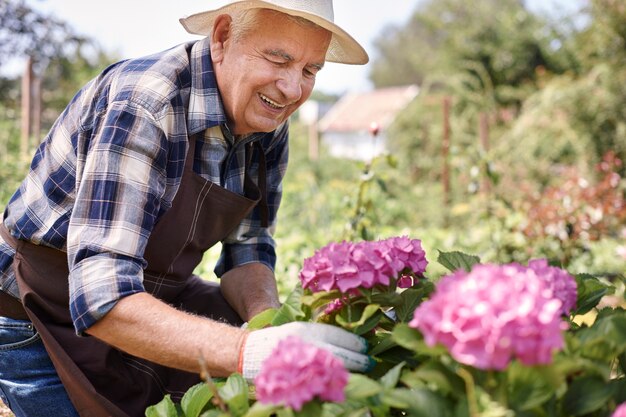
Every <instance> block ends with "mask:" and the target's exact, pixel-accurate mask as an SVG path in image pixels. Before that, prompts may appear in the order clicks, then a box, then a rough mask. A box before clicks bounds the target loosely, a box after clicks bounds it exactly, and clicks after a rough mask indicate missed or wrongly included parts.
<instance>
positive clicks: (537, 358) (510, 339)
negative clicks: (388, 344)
mask: <svg viewBox="0 0 626 417" xmlns="http://www.w3.org/2000/svg"><path fill="white" fill-rule="evenodd" d="M561 305H562V303H561V301H560V300H558V299H556V298H554V297H553V296H552V291H551V290H550V289H549V288H548V286H547V284H546V283H545V282H544V280H543V279H541V278H540V277H539V276H537V274H536V273H535V271H533V270H532V269H530V268H525V267H523V266H521V265H519V264H508V265H501V266H499V265H491V264H487V265H477V266H475V267H474V268H473V269H472V271H471V272H469V273H468V272H465V271H457V272H455V273H454V274H451V275H448V276H446V277H444V278H442V279H441V280H440V281H439V282H438V283H437V286H436V289H435V292H434V293H433V295H432V296H431V298H430V299H429V300H427V301H425V302H423V303H422V304H421V305H420V306H419V307H418V308H417V309H416V310H415V313H414V317H413V320H411V322H410V323H409V325H410V326H411V327H413V328H416V329H418V330H420V331H421V332H422V334H423V335H424V340H425V342H426V343H427V344H428V345H430V346H433V345H435V344H437V343H441V344H442V345H444V346H446V347H447V348H448V350H449V351H450V354H451V355H452V357H453V358H455V359H456V360H457V361H459V362H460V363H464V364H467V365H471V366H474V367H476V368H480V369H496V370H502V369H504V368H506V367H507V366H508V364H509V362H510V361H511V360H512V359H513V358H517V359H519V360H520V361H521V362H522V363H523V364H525V365H536V364H547V363H550V362H551V360H552V354H553V352H554V351H555V350H558V349H561V348H562V347H563V343H564V342H563V334H562V330H564V329H563V326H564V323H563V322H562V321H561V316H560V312H561Z"/></svg>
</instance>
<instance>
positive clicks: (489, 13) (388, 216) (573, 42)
mask: <svg viewBox="0 0 626 417" xmlns="http://www.w3.org/2000/svg"><path fill="white" fill-rule="evenodd" d="M0 28H1V29H0V68H1V66H2V63H3V62H7V61H8V59H9V58H11V57H12V56H23V55H26V54H30V55H31V56H32V57H33V61H34V62H35V66H34V68H35V72H37V73H38V74H40V76H41V77H42V79H43V92H44V93H43V95H42V101H43V104H42V109H43V114H42V132H43V133H44V134H45V130H46V129H47V128H49V127H50V126H51V124H52V123H53V122H54V119H55V118H56V116H57V115H58V114H59V113H60V112H61V111H62V110H63V108H64V106H65V104H66V103H67V102H68V101H69V100H70V99H71V97H72V95H73V94H74V93H75V92H76V91H77V90H78V88H80V86H82V84H84V82H85V81H86V80H88V79H90V78H91V77H93V76H94V75H96V74H97V73H98V72H99V71H100V70H102V69H103V68H104V67H105V66H106V65H107V64H108V63H110V62H113V61H114V60H115V59H116V57H115V56H112V55H109V54H108V53H107V52H106V51H103V50H102V49H100V48H99V47H98V44H97V42H96V41H95V40H93V39H88V38H84V37H81V36H79V35H77V34H75V33H73V31H72V28H70V27H68V26H67V25H66V24H64V23H63V22H58V21H56V20H55V19H53V18H50V17H49V16H43V15H39V14H38V12H36V11H35V10H32V9H30V8H29V7H27V6H26V5H25V3H23V2H21V1H18V0H0ZM375 45H376V51H375V56H376V57H377V58H376V59H375V60H374V61H373V62H372V64H371V72H370V79H371V81H372V82H373V84H374V85H375V86H376V87H386V86H394V85H405V84H418V85H419V86H420V88H421V90H420V94H419V95H418V97H417V98H416V99H415V100H414V101H413V102H412V103H411V104H410V105H409V106H408V107H407V108H406V109H405V110H404V111H403V112H402V113H401V114H400V115H399V117H398V118H397V119H396V121H395V122H394V124H393V125H392V126H391V128H390V129H389V130H388V132H387V138H388V148H389V155H386V156H383V157H378V158H377V159H375V160H373V161H369V162H368V163H363V162H358V161H351V160H343V159H335V158H332V157H331V156H329V155H328V153H326V152H325V150H324V149H322V150H321V156H320V158H319V159H318V160H315V161H312V160H309V158H308V153H307V146H308V144H307V127H306V126H301V125H300V124H299V123H298V121H297V118H294V120H293V122H292V134H291V162H290V166H289V169H288V172H287V176H286V179H285V184H284V191H285V193H284V200H283V205H282V208H281V211H280V214H279V215H280V222H279V227H278V230H277V234H276V239H277V241H278V244H279V247H278V251H279V261H278V265H277V274H278V276H279V277H280V278H281V279H280V286H281V291H283V292H287V291H289V290H290V289H291V288H292V287H293V284H294V282H295V281H296V279H297V273H298V271H299V269H300V267H301V265H302V260H303V259H304V258H305V257H308V256H311V255H312V254H313V252H314V250H315V249H316V248H319V247H321V246H323V245H325V244H327V243H328V242H329V241H339V240H343V239H377V238H385V237H390V236H393V235H402V234H406V235H410V236H411V237H412V238H419V239H422V241H423V244H424V247H425V249H426V253H427V255H429V257H430V258H431V261H434V260H435V258H436V256H437V250H438V249H440V250H443V251H446V250H453V249H454V250H463V251H466V252H469V253H473V254H477V255H479V256H480V257H481V259H483V261H494V262H509V261H520V262H526V261H527V260H528V259H529V258H537V257H548V258H549V259H550V260H551V261H553V262H558V263H560V264H561V265H562V266H564V267H566V268H569V269H570V270H571V271H572V272H589V273H593V274H598V275H602V276H604V277H606V278H607V279H612V278H613V277H615V276H619V275H621V276H623V275H624V271H625V270H626V203H625V189H626V185H625V182H626V180H625V179H624V178H625V175H626V166H625V165H624V163H622V161H625V160H626V65H625V64H626V3H625V2H624V1H623V0H588V1H586V2H584V7H583V8H582V9H581V10H580V11H578V12H576V13H575V14H572V15H570V16H564V15H559V16H556V15H554V16H544V15H537V14H533V13H532V12H531V11H530V10H529V9H528V8H527V7H525V4H524V1H522V0H480V1H474V2H467V1H465V0H424V1H422V2H420V3H419V6H418V7H417V8H416V9H415V11H414V14H413V16H412V17H411V19H409V20H408V21H407V23H406V25H404V26H399V27H388V28H386V29H385V31H383V32H382V33H381V34H380V35H379V37H378V38H377V41H376V44H375ZM20 88H21V84H20V78H19V77H14V78H10V77H8V78H7V77H4V78H0V202H2V203H5V202H6V201H8V199H9V197H10V195H11V194H12V193H13V191H14V190H15V188H16V186H18V184H19V181H20V179H21V177H23V175H24V174H25V172H26V169H27V165H28V160H26V159H24V158H21V157H20V153H19V136H20V101H19V99H20ZM315 94H316V95H317V98H318V99H320V100H321V101H328V100H332V99H333V97H332V96H331V97H329V96H328V95H324V94H323V92H316V93H315ZM334 99H336V98H334ZM444 100H449V101H450V118H449V123H450V148H449V154H448V155H447V156H446V157H445V159H446V161H444V153H443V152H442V139H443V130H444V129H443V117H442V102H443V101H444ZM37 140H39V139H37ZM33 146H35V144H33ZM444 162H446V163H447V164H448V167H449V185H446V183H445V178H444V175H443V172H444V171H443V168H442V167H443V166H444ZM218 251H219V248H215V249H214V250H211V251H210V252H209V253H208V254H207V257H206V260H205V262H203V264H202V265H201V267H200V268H199V272H200V273H203V274H204V275H205V276H207V277H210V276H211V275H212V273H211V271H212V268H213V262H214V260H215V259H216V257H217V252H218ZM434 264H435V262H431V265H432V266H431V267H429V271H428V272H429V274H430V276H432V277H437V276H439V275H440V274H442V273H443V272H444V271H441V270H438V269H436V268H437V267H436V266H435V265H434Z"/></svg>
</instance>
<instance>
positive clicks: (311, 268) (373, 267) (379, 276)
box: [300, 236, 428, 293]
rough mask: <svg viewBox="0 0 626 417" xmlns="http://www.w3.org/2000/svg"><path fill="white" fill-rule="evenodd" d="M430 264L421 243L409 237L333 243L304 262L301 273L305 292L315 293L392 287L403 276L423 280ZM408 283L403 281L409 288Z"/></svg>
mask: <svg viewBox="0 0 626 417" xmlns="http://www.w3.org/2000/svg"><path fill="white" fill-rule="evenodd" d="M427 265H428V262H427V260H426V256H425V253H424V250H423V249H422V245H421V241H420V240H417V239H409V238H408V237H406V236H402V237H394V238H390V239H385V240H380V241H376V242H372V241H363V242H358V243H351V242H341V243H330V244H328V245H327V246H324V247H323V248H321V249H319V250H317V251H316V252H315V254H314V255H313V256H312V257H310V258H307V259H305V260H304V265H303V267H302V270H301V271H300V281H301V282H302V286H303V288H306V289H309V290H311V291H313V292H318V291H331V290H339V291H340V292H342V293H353V292H355V291H356V290H357V289H358V288H372V287H374V286H376V285H383V286H388V285H389V284H390V280H391V279H399V278H400V274H403V275H404V274H405V273H412V274H414V275H416V276H420V275H422V274H423V273H424V271H425V270H426V266H427ZM406 283H407V280H406V279H405V280H404V281H403V285H406Z"/></svg>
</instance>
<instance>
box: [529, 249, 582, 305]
mask: <svg viewBox="0 0 626 417" xmlns="http://www.w3.org/2000/svg"><path fill="white" fill-rule="evenodd" d="M528 267H529V268H530V269H532V270H533V271H535V272H536V273H537V275H538V276H539V277H540V278H542V279H543V280H544V281H545V282H546V283H547V285H548V288H550V289H551V290H552V292H553V294H554V297H556V298H558V299H559V300H561V302H562V303H563V306H562V310H561V312H562V313H563V314H565V315H568V314H569V313H570V312H571V311H572V309H573V308H574V307H576V299H577V297H578V289H577V286H576V280H575V279H574V277H573V276H571V275H570V274H569V273H568V272H567V271H565V270H564V269H561V268H557V267H554V266H550V265H548V260H547V259H534V260H531V261H529V262H528Z"/></svg>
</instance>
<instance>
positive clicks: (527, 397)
mask: <svg viewBox="0 0 626 417" xmlns="http://www.w3.org/2000/svg"><path fill="white" fill-rule="evenodd" d="M507 376H508V380H507V389H508V398H509V405H510V407H511V408H513V409H515V410H516V411H525V410H531V409H533V408H535V407H538V406H540V405H542V404H543V403H545V402H546V401H548V400H549V399H550V398H551V397H552V395H553V394H554V393H555V392H556V390H557V388H558V387H559V386H560V384H561V382H563V381H562V378H560V377H559V376H558V375H557V374H556V373H555V370H554V369H553V368H550V367H530V366H524V365H522V364H520V363H519V362H513V363H512V364H511V365H510V367H509V368H508V370H507Z"/></svg>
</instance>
